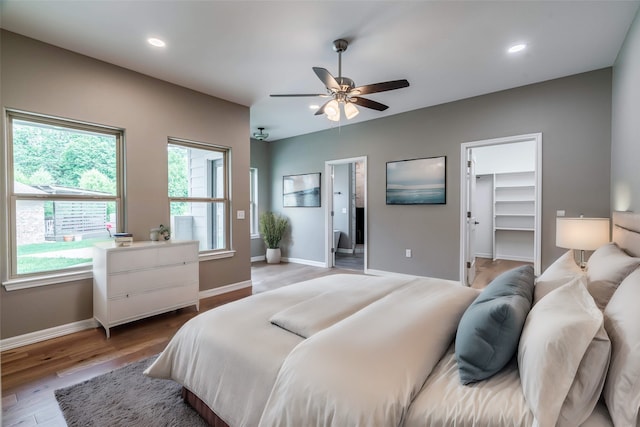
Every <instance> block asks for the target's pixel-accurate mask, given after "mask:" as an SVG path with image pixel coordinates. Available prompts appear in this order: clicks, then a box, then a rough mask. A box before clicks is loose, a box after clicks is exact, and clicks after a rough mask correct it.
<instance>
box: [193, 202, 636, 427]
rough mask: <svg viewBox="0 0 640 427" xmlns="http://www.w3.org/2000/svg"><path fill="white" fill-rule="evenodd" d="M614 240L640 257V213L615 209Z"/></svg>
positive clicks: (218, 425)
mask: <svg viewBox="0 0 640 427" xmlns="http://www.w3.org/2000/svg"><path fill="white" fill-rule="evenodd" d="M611 219H612V239H611V240H612V241H613V242H615V243H616V244H617V245H618V246H619V247H620V248H622V249H624V250H625V251H626V252H627V253H628V254H629V255H631V256H634V257H640V214H637V213H633V212H620V211H614V212H613V214H612V217H611ZM182 399H183V400H184V402H185V403H187V404H188V405H189V406H191V407H192V408H193V409H194V410H195V411H196V412H197V413H198V414H200V416H201V417H202V418H203V419H204V420H205V421H206V422H207V423H208V424H209V425H210V426H212V427H230V426H229V425H228V424H227V423H226V422H225V421H223V420H222V419H221V418H220V417H219V416H218V415H216V414H215V412H213V411H212V410H211V408H209V407H208V406H207V404H206V403H204V402H203V401H202V400H200V398H199V397H198V396H196V395H195V394H193V393H192V392H191V391H189V390H187V389H186V388H184V387H182Z"/></svg>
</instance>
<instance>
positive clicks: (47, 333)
mask: <svg viewBox="0 0 640 427" xmlns="http://www.w3.org/2000/svg"><path fill="white" fill-rule="evenodd" d="M251 286H252V284H251V280H245V281H244V282H239V283H234V284H231V285H226V286H220V287H218V288H213V289H207V290H206V291H200V292H199V294H198V299H203V298H209V297H212V296H215V295H221V294H226V293H228V292H232V291H236V290H238V289H245V288H250V287H251ZM98 326H100V324H99V323H98V321H96V320H95V319H93V318H91V319H86V320H80V321H78V322H73V323H67V324H66V325H60V326H54V327H53V328H49V329H43V330H41V331H36V332H29V333H28V334H24V335H18V336H15V337H11V338H6V339H3V340H0V351H5V350H11V349H14V348H17V347H22V346H25V345H29V344H35V343H38V342H41V341H46V340H49V339H52V338H58V337H61V336H64V335H69V334H73V333H75V332H80V331H84V330H86V329H94V328H97V327H98Z"/></svg>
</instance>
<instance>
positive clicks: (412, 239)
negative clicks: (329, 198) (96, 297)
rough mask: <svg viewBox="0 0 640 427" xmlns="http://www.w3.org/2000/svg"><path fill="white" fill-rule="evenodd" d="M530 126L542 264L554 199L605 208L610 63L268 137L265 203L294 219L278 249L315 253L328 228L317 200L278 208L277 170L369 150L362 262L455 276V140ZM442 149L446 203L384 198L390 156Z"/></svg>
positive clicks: (570, 205)
mask: <svg viewBox="0 0 640 427" xmlns="http://www.w3.org/2000/svg"><path fill="white" fill-rule="evenodd" d="M409 90H411V89H409ZM391 108H393V106H391ZM534 132H542V134H543V146H542V147H543V148H542V151H543V162H542V174H543V175H542V267H543V268H545V267H546V266H548V265H549V264H550V263H551V262H552V261H553V260H554V259H555V258H557V257H558V256H559V255H560V254H561V253H562V250H561V249H559V248H556V247H555V212H556V210H557V209H564V210H566V212H567V215H578V214H580V213H583V214H585V215H593V216H608V215H609V211H610V208H609V206H610V186H609V180H610V164H611V69H610V68H607V69H602V70H598V71H593V72H589V73H584V74H579V75H575V76H571V77H566V78H562V79H557V80H551V81H547V82H543V83H539V84H535V85H531V86H525V87H521V88H516V89H511V90H507V91H502V92H497V93H492V94H488V95H483V96H479V97H475V98H471V99H465V100H462V101H458V102H452V103H449V104H444V105H439V106H435V107H431V108H425V109H421V110H416V111H411V112H408V113H403V114H398V115H395V116H391V117H386V118H382V119H378V120H373V121H369V122H365V123H359V124H354V125H348V126H347V125H346V124H345V123H343V124H342V126H341V127H340V128H336V129H331V130H327V131H323V132H317V133H313V134H309V135H303V136H299V137H295V138H289V139H284V140H280V141H277V142H275V143H273V146H272V157H271V161H272V179H273V183H272V188H271V191H272V208H273V209H274V210H276V211H282V212H284V213H285V214H287V215H288V216H289V217H290V218H291V223H292V224H291V239H290V241H287V242H284V247H283V249H282V250H283V254H284V256H287V257H290V258H298V259H304V260H310V261H320V262H322V261H324V241H325V237H324V208H315V209H309V208H304V209H303V208H286V209H283V208H282V190H281V180H282V176H283V175H287V174H298V173H308V172H318V171H324V161H325V160H331V159H342V158H350V157H357V156H368V163H367V168H368V212H367V218H368V236H367V241H368V250H369V252H368V256H369V260H368V261H369V264H368V267H369V268H370V269H374V270H382V271H390V272H400V273H406V274H416V275H422V276H431V277H442V278H447V279H456V280H457V279H458V278H459V268H460V267H459V254H460V247H459V246H460V244H459V242H460V219H459V217H460V200H459V198H460V191H459V190H460V144H461V143H463V142H468V141H476V140H482V139H489V138H497V137H504V136H511V135H520V134H526V133H534ZM442 155H445V156H447V204H446V205H432V206H387V205H385V164H386V162H387V161H391V160H403V159H412V158H418V157H432V156H442ZM324 203H325V201H324V200H323V206H324ZM405 248H409V249H412V250H413V257H412V258H405V257H404V252H405Z"/></svg>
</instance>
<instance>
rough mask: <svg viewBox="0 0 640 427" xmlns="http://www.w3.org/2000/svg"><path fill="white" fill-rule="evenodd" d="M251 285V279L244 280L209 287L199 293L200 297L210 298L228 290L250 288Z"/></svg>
mask: <svg viewBox="0 0 640 427" xmlns="http://www.w3.org/2000/svg"><path fill="white" fill-rule="evenodd" d="M251 286H252V284H251V280H245V281H244V282H238V283H232V284H231V285H225V286H220V287H217V288H213V289H207V290H206V291H200V293H199V294H198V298H200V299H203V298H209V297H213V296H216V295H222V294H226V293H227V292H232V291H237V290H238V289H245V288H250V287H251Z"/></svg>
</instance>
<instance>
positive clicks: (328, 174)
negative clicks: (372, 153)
mask: <svg viewBox="0 0 640 427" xmlns="http://www.w3.org/2000/svg"><path fill="white" fill-rule="evenodd" d="M356 162H362V168H363V171H362V172H363V173H362V175H363V176H364V183H363V192H364V194H363V198H364V273H366V272H367V268H368V258H369V257H368V246H369V233H368V231H367V227H368V221H367V217H368V216H369V215H368V212H369V209H368V206H367V203H368V201H367V181H368V178H367V156H360V157H350V158H347V159H336V160H327V161H325V162H324V191H325V197H324V199H325V200H326V201H327V203H325V207H324V220H325V221H324V222H325V242H324V249H325V250H324V253H325V257H324V266H325V268H332V267H333V266H334V262H335V258H334V252H331V249H332V248H333V217H332V215H331V213H332V211H333V166H334V165H343V164H349V163H356ZM353 214H354V215H355V212H354V213H353ZM335 249H337V248H335ZM335 249H334V250H335Z"/></svg>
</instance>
